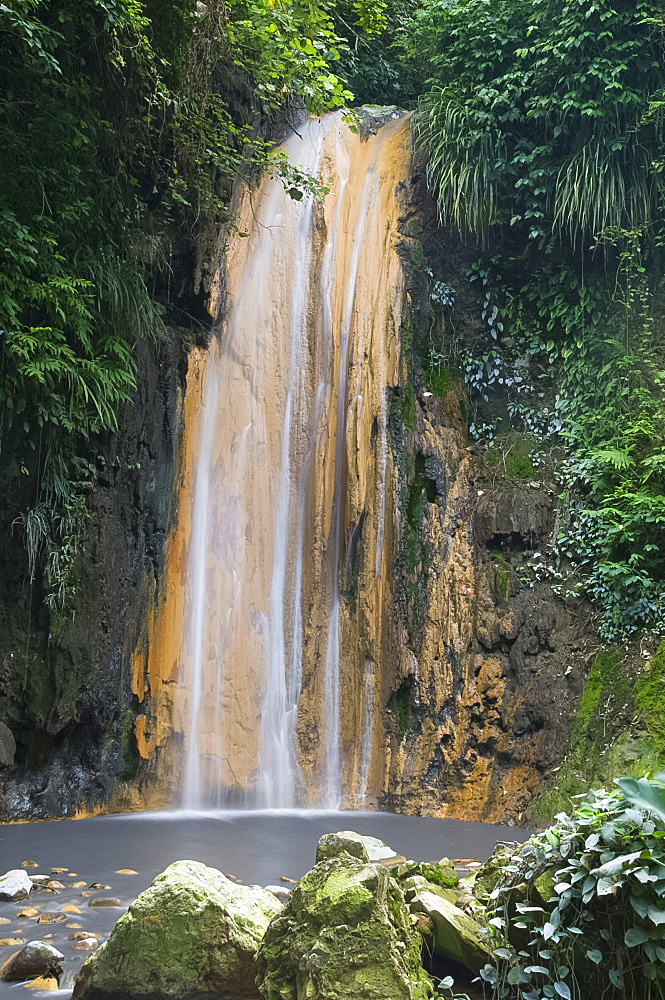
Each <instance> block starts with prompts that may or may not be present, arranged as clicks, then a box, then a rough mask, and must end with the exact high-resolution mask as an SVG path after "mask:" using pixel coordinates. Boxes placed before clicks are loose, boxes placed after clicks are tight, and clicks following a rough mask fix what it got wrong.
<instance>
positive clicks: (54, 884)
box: [46, 879, 65, 891]
mask: <svg viewBox="0 0 665 1000" xmlns="http://www.w3.org/2000/svg"><path fill="white" fill-rule="evenodd" d="M46 888H47V889H57V890H58V891H60V889H64V888H65V887H64V885H63V884H62V882H58V880H57V879H51V881H50V882H47V883H46Z"/></svg>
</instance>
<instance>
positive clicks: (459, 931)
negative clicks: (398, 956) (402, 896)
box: [410, 889, 492, 975]
mask: <svg viewBox="0 0 665 1000" xmlns="http://www.w3.org/2000/svg"><path fill="white" fill-rule="evenodd" d="M410 905H411V910H412V911H413V912H414V913H425V914H426V915H427V916H428V917H429V918H430V920H431V921H432V923H433V925H434V943H433V948H434V953H435V954H438V955H439V957H440V958H443V959H446V960H447V961H453V962H459V963H460V965H463V966H464V967H465V968H466V969H468V970H469V972H471V973H474V974H476V975H477V974H478V973H479V972H480V970H481V969H482V968H483V966H484V965H485V964H486V963H487V962H488V961H490V959H491V957H492V952H491V949H490V947H489V945H488V943H487V941H488V937H487V933H486V931H485V929H484V928H483V927H482V925H481V924H479V923H478V921H477V920H474V919H473V917H470V916H469V915H468V913H464V911H463V910H460V909H459V908H458V907H457V906H455V905H454V903H451V902H450V901H449V900H447V899H444V898H443V897H442V896H441V894H440V893H434V892H430V891H428V890H426V889H425V890H421V891H420V892H418V893H416V895H415V897H414V899H413V901H412V902H411V904H410Z"/></svg>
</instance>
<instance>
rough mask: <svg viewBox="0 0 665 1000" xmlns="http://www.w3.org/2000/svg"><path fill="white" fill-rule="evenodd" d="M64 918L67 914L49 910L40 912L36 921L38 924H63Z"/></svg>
mask: <svg viewBox="0 0 665 1000" xmlns="http://www.w3.org/2000/svg"><path fill="white" fill-rule="evenodd" d="M66 919H67V915H66V914H65V913H57V912H56V913H53V912H51V913H41V914H40V915H39V916H38V917H37V923H38V924H64V922H65V920H66Z"/></svg>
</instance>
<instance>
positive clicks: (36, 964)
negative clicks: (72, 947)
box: [0, 941, 65, 983]
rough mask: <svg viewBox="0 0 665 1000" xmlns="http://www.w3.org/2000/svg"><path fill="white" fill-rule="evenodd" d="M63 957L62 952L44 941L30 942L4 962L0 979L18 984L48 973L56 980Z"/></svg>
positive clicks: (0, 971) (60, 969)
mask: <svg viewBox="0 0 665 1000" xmlns="http://www.w3.org/2000/svg"><path fill="white" fill-rule="evenodd" d="M64 957H65V956H64V955H63V954H62V952H60V951H58V950H57V948H54V947H53V945H51V944H47V943H46V942H45V941H30V943H29V944H26V946H25V947H24V948H21V950H20V951H17V952H16V954H15V955H12V957H11V958H10V959H8V960H7V961H6V962H5V964H4V965H3V966H2V968H1V969H0V979H4V980H5V982H10V983H20V982H21V980H23V979H36V978H37V977H38V976H46V975H48V974H49V973H51V974H53V975H55V976H56V978H58V977H59V976H60V973H61V972H62V966H61V962H62V961H63V959H64Z"/></svg>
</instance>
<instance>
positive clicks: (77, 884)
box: [71, 882, 85, 889]
mask: <svg viewBox="0 0 665 1000" xmlns="http://www.w3.org/2000/svg"><path fill="white" fill-rule="evenodd" d="M71 888H72V889H84V888H85V882H72V885H71Z"/></svg>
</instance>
